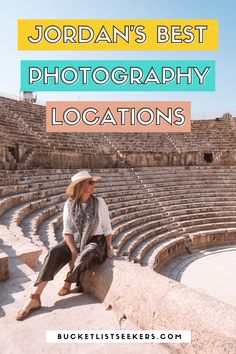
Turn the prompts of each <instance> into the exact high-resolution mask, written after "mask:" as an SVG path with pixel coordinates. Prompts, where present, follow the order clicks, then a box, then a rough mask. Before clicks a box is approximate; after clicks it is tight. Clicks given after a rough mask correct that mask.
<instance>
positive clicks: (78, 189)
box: [66, 179, 88, 201]
mask: <svg viewBox="0 0 236 354" xmlns="http://www.w3.org/2000/svg"><path fill="white" fill-rule="evenodd" d="M87 181H88V180H87V179H86V180H83V181H81V182H79V183H77V184H76V185H74V186H73V189H72V191H70V190H68V188H67V189H66V195H67V198H68V199H69V200H70V201H72V200H75V201H77V200H79V199H80V197H81V195H82V193H83V187H84V184H85V182H87Z"/></svg>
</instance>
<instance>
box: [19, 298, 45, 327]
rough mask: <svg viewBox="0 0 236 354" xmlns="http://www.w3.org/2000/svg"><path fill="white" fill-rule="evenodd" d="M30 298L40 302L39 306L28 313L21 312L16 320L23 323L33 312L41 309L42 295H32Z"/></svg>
mask: <svg viewBox="0 0 236 354" xmlns="http://www.w3.org/2000/svg"><path fill="white" fill-rule="evenodd" d="M30 298H31V299H34V300H38V301H39V305H38V306H37V307H31V308H30V309H29V310H28V311H27V310H20V311H18V312H17V314H16V320H17V321H21V320H23V319H24V318H25V317H27V316H28V315H29V314H30V313H31V312H32V311H35V310H38V309H40V307H41V300H40V294H30Z"/></svg>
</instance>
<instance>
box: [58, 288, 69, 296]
mask: <svg viewBox="0 0 236 354" xmlns="http://www.w3.org/2000/svg"><path fill="white" fill-rule="evenodd" d="M69 293H70V288H69V289H68V288H66V287H65V286H63V287H62V288H61V289H60V290H59V292H58V295H60V296H64V295H68V294H69Z"/></svg>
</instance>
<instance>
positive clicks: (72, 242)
mask: <svg viewBox="0 0 236 354" xmlns="http://www.w3.org/2000/svg"><path fill="white" fill-rule="evenodd" d="M64 239H65V241H66V243H67V245H68V247H69V248H70V251H71V253H78V252H77V249H76V246H75V240H74V236H73V235H72V234H64Z"/></svg>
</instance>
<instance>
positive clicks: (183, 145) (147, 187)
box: [0, 95, 236, 353]
mask: <svg viewBox="0 0 236 354" xmlns="http://www.w3.org/2000/svg"><path fill="white" fill-rule="evenodd" d="M0 119H1V132H0V143H1V146H0V180H1V187H0V193H1V196H0V198H1V199H0V230H1V231H0V235H1V237H0V242H1V258H0V279H1V283H0V291H1V293H0V294H1V296H0V299H1V322H2V324H3V326H4V329H3V333H4V337H5V338H6V341H5V347H4V343H3V344H2V345H3V348H4V350H3V352H4V353H8V352H9V353H12V352H15V348H18V351H16V352H19V353H21V352H22V353H23V352H24V353H28V352H30V350H29V343H30V341H31V340H33V341H35V342H36V345H37V346H38V348H39V351H40V352H41V351H44V350H45V348H46V347H45V346H46V344H45V341H44V340H43V336H44V332H45V330H46V329H56V328H61V327H63V328H65V323H66V329H74V328H75V326H76V325H77V326H78V323H77V321H78V319H77V318H75V319H73V316H72V315H73V314H76V316H77V315H78V318H79V321H81V326H82V327H80V326H79V328H86V329H131V328H136V329H146V330H148V329H149V330H151V329H183V330H184V329H186V330H191V335H192V344H191V345H190V344H158V345H157V344H145V346H146V349H145V350H146V351H147V352H148V353H223V352H224V353H235V352H236V342H235V340H236V326H235V325H236V308H235V307H236V302H235V299H236V296H235V295H236V287H235V281H234V279H235V271H236V268H235V265H236V211H235V205H236V154H235V151H236V139H235V138H236V118H234V117H232V116H231V115H230V114H225V115H223V116H222V117H216V119H209V120H207V119H204V120H192V122H191V133H182V134H177V133H176V134H174V133H172V134H168V133H154V134H144V133H139V134H132V133H127V134H124V133H122V134H119V133H109V134H108V133H107V134H105V133H98V134H96V133H94V134H92V133H91V134H83V133H81V134H80V133H72V134H68V133H60V134H59V133H46V129H45V126H44V124H45V106H44V105H40V104H37V102H32V100H31V99H29V98H27V96H26V98H23V97H21V98H18V99H16V98H9V97H6V95H5V96H1V97H0ZM163 150H164V151H165V153H163V152H162V151H163ZM82 170H86V171H88V172H89V173H91V175H100V176H101V177H102V178H101V180H99V181H97V182H96V190H95V195H96V196H102V197H103V198H104V199H105V201H106V203H107V205H108V208H109V214H110V219H111V225H112V230H113V234H112V245H113V249H114V254H115V256H114V258H113V259H107V260H106V261H105V262H104V263H103V264H102V265H101V266H99V267H97V268H91V269H90V270H88V271H86V273H85V275H84V278H83V289H84V292H83V293H80V294H78V293H73V290H72V291H71V293H70V294H69V295H68V297H66V298H63V299H62V300H61V299H60V298H59V297H58V295H57V292H56V291H55V287H59V283H60V282H61V281H62V280H63V279H64V277H63V276H65V271H68V270H67V269H65V268H66V267H64V268H63V270H62V271H61V272H59V273H58V274H57V276H56V278H55V281H53V282H50V283H51V284H49V286H48V288H47V289H46V290H45V295H44V294H43V296H42V302H43V307H42V309H40V310H38V311H37V312H35V313H34V314H32V315H31V316H29V318H27V319H26V320H25V321H22V322H21V323H19V322H17V321H15V319H14V316H15V313H16V311H17V310H18V309H19V308H20V306H22V302H23V301H25V300H26V297H27V292H28V293H29V289H30V287H31V285H32V281H33V280H35V279H36V275H37V272H38V271H39V269H40V266H41V265H42V261H43V259H44V257H45V255H46V254H47V252H48V250H49V249H50V248H51V247H53V246H55V245H56V244H58V243H59V242H60V241H62V237H63V236H62V228H63V222H62V221H63V219H62V217H63V215H62V214H63V205H64V203H65V201H66V194H65V190H66V187H67V185H68V183H69V182H70V178H71V176H72V175H73V174H75V173H77V172H78V171H82ZM61 309H63V311H62V310H61ZM88 310H89V316H88ZM107 310H111V311H110V312H109V311H107ZM64 321H65V322H64ZM10 328H11V330H12V329H13V330H14V339H13V338H12V341H11V340H10V338H11V336H12V333H10ZM29 328H34V330H33V331H32V334H31V337H30V338H29V339H27V338H26V337H24V341H22V333H23V331H26V330H27V329H29ZM76 328H78V327H76ZM36 334H37V335H36ZM80 345H82V344H80ZM93 345H94V344H88V345H87V347H88V348H92V346H93ZM117 345H118V344H109V346H110V350H111V352H112V353H117V352H119V350H121V347H119V350H118V349H117V348H118V347H117ZM47 346H48V348H49V350H48V351H47V352H51V351H53V350H55V351H58V352H60V350H62V348H61V347H60V346H59V345H58V344H54V347H53V344H50V345H49V344H47ZM89 346H91V347H89ZM104 346H105V344H100V349H99V350H100V351H99V350H98V351H97V352H106V351H102V350H105V349H104V348H105V347H104ZM122 346H123V348H124V350H127V352H134V351H133V349H132V348H133V347H132V344H129V345H128V344H127V347H125V346H126V344H122ZM130 346H131V349H129V347H130ZM206 346H207V348H208V349H206ZM50 350H51V351H50ZM70 350H71V351H70V352H73V349H70ZM129 350H130V351H129ZM61 352H63V351H61ZM83 352H87V351H83ZM88 352H90V351H89V350H88ZM121 352H122V350H121ZM135 352H138V353H139V352H141V347H139V345H138V344H135Z"/></svg>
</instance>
